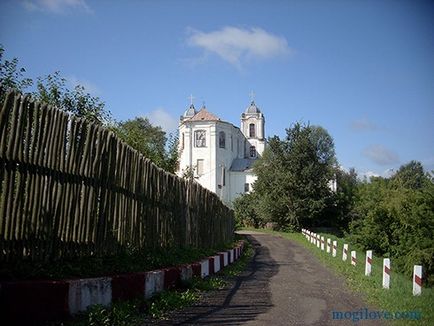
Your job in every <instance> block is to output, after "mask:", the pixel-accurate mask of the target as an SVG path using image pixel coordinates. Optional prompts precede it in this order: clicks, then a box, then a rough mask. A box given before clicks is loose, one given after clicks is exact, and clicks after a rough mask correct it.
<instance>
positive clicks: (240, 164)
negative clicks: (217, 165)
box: [231, 158, 256, 172]
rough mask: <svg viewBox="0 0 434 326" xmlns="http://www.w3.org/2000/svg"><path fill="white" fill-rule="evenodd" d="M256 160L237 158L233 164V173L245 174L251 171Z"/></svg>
mask: <svg viewBox="0 0 434 326" xmlns="http://www.w3.org/2000/svg"><path fill="white" fill-rule="evenodd" d="M255 161H256V160H252V159H248V158H237V159H235V160H234V161H233V162H232V165H231V171H235V172H243V171H246V170H250V169H252V168H253V163H255Z"/></svg>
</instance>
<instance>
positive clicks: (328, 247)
mask: <svg viewBox="0 0 434 326" xmlns="http://www.w3.org/2000/svg"><path fill="white" fill-rule="evenodd" d="M331 241H332V240H331V239H330V238H327V253H328V254H329V253H330V247H331V246H330V244H331Z"/></svg>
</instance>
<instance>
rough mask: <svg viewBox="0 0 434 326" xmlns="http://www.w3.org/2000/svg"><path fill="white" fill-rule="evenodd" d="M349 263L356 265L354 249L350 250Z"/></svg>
mask: <svg viewBox="0 0 434 326" xmlns="http://www.w3.org/2000/svg"><path fill="white" fill-rule="evenodd" d="M351 265H353V266H356V265H357V258H356V251H355V250H352V251H351Z"/></svg>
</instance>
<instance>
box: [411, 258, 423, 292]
mask: <svg viewBox="0 0 434 326" xmlns="http://www.w3.org/2000/svg"><path fill="white" fill-rule="evenodd" d="M421 294H422V266H421V265H414V270H413V295H421Z"/></svg>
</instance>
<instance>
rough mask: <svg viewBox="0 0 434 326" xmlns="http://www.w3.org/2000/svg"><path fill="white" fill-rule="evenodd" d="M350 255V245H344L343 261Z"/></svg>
mask: <svg viewBox="0 0 434 326" xmlns="http://www.w3.org/2000/svg"><path fill="white" fill-rule="evenodd" d="M347 255H348V244H346V243H344V248H343V249H342V260H343V261H346V260H347Z"/></svg>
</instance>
